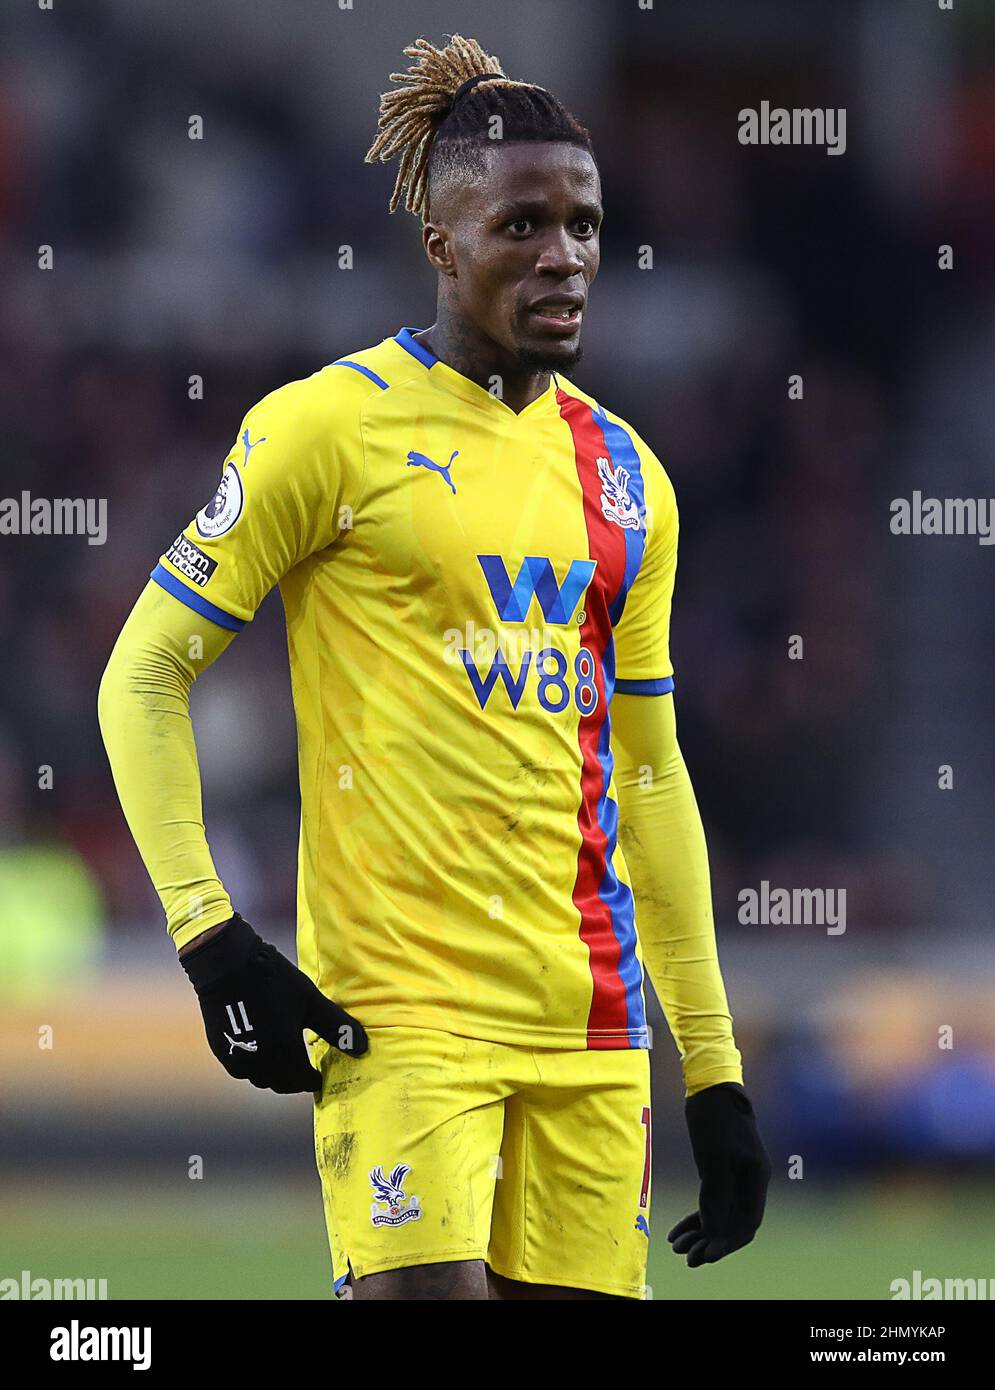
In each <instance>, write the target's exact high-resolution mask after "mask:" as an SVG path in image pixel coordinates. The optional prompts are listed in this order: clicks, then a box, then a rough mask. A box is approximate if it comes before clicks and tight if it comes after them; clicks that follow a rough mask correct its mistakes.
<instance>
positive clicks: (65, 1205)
mask: <svg viewBox="0 0 995 1390" xmlns="http://www.w3.org/2000/svg"><path fill="white" fill-rule="evenodd" d="M3 1191H4V1195H3V1197H2V1198H0V1231H2V1236H0V1277H5V1278H6V1277H10V1276H15V1277H16V1276H19V1274H20V1271H21V1270H22V1269H27V1270H30V1271H31V1273H32V1274H33V1275H34V1276H35V1277H39V1276H41V1277H46V1278H70V1277H74V1278H86V1277H90V1278H95V1279H99V1278H106V1279H107V1281H108V1292H109V1296H110V1297H111V1298H112V1299H113V1298H141V1299H145V1298H151V1299H155V1298H165V1299H175V1298H194V1299H211V1298H236V1299H266V1298H278V1299H317V1298H328V1297H329V1296H330V1294H329V1264H328V1257H327V1254H326V1248H325V1240H324V1227H323V1224H322V1215H321V1201H320V1196H319V1192H318V1187H317V1182H316V1183H315V1185H314V1186H313V1187H305V1188H301V1187H299V1186H294V1187H293V1188H290V1189H289V1190H286V1191H284V1192H280V1191H278V1190H277V1189H276V1188H274V1187H272V1186H266V1187H263V1186H260V1185H259V1184H258V1183H257V1182H253V1183H245V1184H241V1183H238V1182H235V1183H233V1184H232V1185H231V1186H229V1188H228V1189H227V1191H226V1192H225V1193H224V1194H223V1195H219V1194H217V1193H216V1192H214V1191H212V1189H211V1186H210V1185H209V1184H206V1183H196V1182H189V1181H186V1182H184V1183H183V1184H182V1186H180V1185H177V1184H175V1183H167V1182H163V1181H156V1180H155V1179H152V1180H150V1181H147V1182H143V1183H142V1184H141V1185H139V1184H138V1183H137V1182H126V1183H121V1182H119V1181H118V1180H116V1179H111V1178H108V1179H107V1180H106V1182H105V1183H104V1184H101V1185H100V1186H99V1187H97V1186H95V1185H87V1186H79V1187H73V1186H70V1185H60V1186H58V1187H53V1186H52V1185H51V1184H49V1183H46V1185H45V1188H44V1190H42V1189H41V1188H40V1187H35V1186H32V1185H29V1184H28V1183H26V1182H23V1181H22V1182H15V1183H11V1182H9V1181H7V1182H5V1183H4V1184H3ZM692 1194H693V1189H692V1187H691V1186H690V1185H688V1186H685V1187H681V1188H666V1187H664V1186H662V1185H660V1184H658V1185H655V1186H654V1191H653V1211H654V1227H655V1233H656V1234H655V1239H654V1241H653V1243H652V1246H651V1256H650V1272H649V1281H650V1285H651V1287H652V1289H653V1296H654V1298H656V1299H684V1298H694V1299H725V1298H753V1299H763V1298H772V1299H794V1298H827V1299H839V1298H844V1299H845V1298H880V1299H887V1298H889V1297H890V1290H889V1285H890V1283H891V1281H892V1280H893V1279H897V1278H911V1277H912V1272H913V1270H915V1269H919V1270H921V1271H922V1272H923V1275H924V1277H930V1276H934V1277H941V1278H943V1277H960V1278H972V1277H973V1278H989V1277H991V1278H995V1259H993V1255H992V1252H993V1251H995V1201H993V1196H995V1192H993V1190H992V1188H991V1186H987V1187H986V1186H981V1185H967V1184H963V1185H939V1184H929V1183H922V1184H921V1185H918V1186H917V1185H911V1184H909V1183H908V1182H905V1183H904V1184H903V1183H900V1182H899V1181H898V1180H890V1181H883V1180H882V1181H881V1182H880V1183H879V1184H877V1185H875V1186H874V1187H873V1188H872V1187H869V1186H861V1187H851V1188H849V1189H846V1190H845V1191H842V1192H838V1193H836V1194H830V1193H822V1194H819V1193H816V1192H813V1191H812V1190H811V1188H810V1185H809V1184H808V1183H805V1182H799V1183H785V1184H782V1185H781V1186H780V1187H779V1188H778V1189H776V1190H775V1192H774V1193H773V1197H772V1201H771V1206H770V1215H769V1219H768V1221H767V1223H766V1224H765V1226H764V1228H763V1230H762V1231H761V1233H760V1236H759V1237H758V1239H757V1241H756V1242H755V1243H754V1245H752V1246H751V1247H750V1248H749V1249H747V1250H745V1251H742V1252H740V1253H739V1254H737V1255H734V1256H732V1257H731V1258H730V1259H729V1260H727V1261H725V1262H724V1263H722V1264H720V1265H715V1266H712V1267H711V1268H707V1269H700V1270H689V1269H687V1268H686V1266H685V1265H684V1264H683V1262H682V1261H679V1260H678V1259H677V1258H676V1257H675V1256H673V1255H672V1254H671V1252H670V1249H669V1247H668V1245H667V1243H666V1240H665V1238H664V1237H665V1235H666V1231H667V1229H668V1228H669V1225H670V1224H672V1222H673V1221H676V1220H677V1219H678V1218H679V1217H681V1216H683V1215H684V1214H685V1212H686V1211H687V1210H689V1209H690V1207H691V1205H692V1204H693V1195H692Z"/></svg>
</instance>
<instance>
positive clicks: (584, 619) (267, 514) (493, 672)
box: [153, 328, 677, 1048]
mask: <svg viewBox="0 0 995 1390" xmlns="http://www.w3.org/2000/svg"><path fill="white" fill-rule="evenodd" d="M414 331H417V330H414ZM676 554H677V510H676V505H675V501H674V494H673V489H672V488H671V486H670V483H669V480H668V479H667V476H666V474H665V473H664V470H663V468H662V466H661V465H660V462H659V460H658V459H657V458H656V457H655V455H654V454H653V453H652V451H651V450H650V449H649V448H648V447H647V446H646V444H645V443H644V442H643V441H642V439H640V438H639V436H638V435H637V434H636V433H635V431H634V430H632V429H631V427H629V426H628V425H627V424H626V423H625V422H624V421H622V420H621V419H619V417H618V416H616V415H613V414H611V413H610V412H608V411H606V410H604V409H603V408H602V407H601V406H600V405H599V404H598V403H597V402H596V401H594V400H593V399H592V398H591V397H590V396H588V395H586V394H585V393H584V392H583V391H580V390H578V388H577V387H576V386H574V385H573V384H572V383H571V382H570V381H568V380H567V379H566V378H565V377H563V376H561V375H559V374H554V375H552V376H551V378H550V383H549V386H548V389H547V390H546V391H545V392H544V393H543V394H542V395H541V396H540V397H538V399H536V400H534V401H532V402H531V403H530V404H529V405H528V406H526V408H525V409H524V410H523V411H521V412H520V413H519V414H516V413H515V412H514V411H512V410H511V409H510V408H509V407H508V406H507V405H505V404H504V402H503V401H502V400H500V399H499V398H498V397H497V396H495V395H492V394H491V393H489V392H488V391H486V390H484V389H483V387H481V386H478V385H477V384H476V383H474V382H472V381H470V380H469V379H468V378H466V377H463V376H461V375H460V374H459V373H458V372H456V371H454V370H453V369H452V368H450V367H448V366H447V365H446V364H445V363H442V362H440V361H438V360H437V359H436V358H435V357H434V356H433V355H432V354H431V353H430V352H428V351H427V349H425V348H424V347H422V346H421V345H420V344H419V343H418V342H417V341H416V340H415V338H414V336H413V330H410V329H406V328H405V329H402V330H401V331H400V333H398V335H397V336H396V337H394V338H387V339H385V340H384V341H383V342H381V343H379V344H378V345H377V346H376V347H372V348H367V349H364V350H363V351H360V352H357V353H354V354H353V355H352V356H350V357H349V358H344V359H341V360H339V361H337V362H334V363H332V364H331V365H330V366H327V367H325V368H324V369H322V370H321V371H319V372H317V373H315V374H314V375H313V376H311V377H309V378H307V379H305V380H302V381H295V382H291V383H290V384H288V385H286V386H283V387H280V388H279V389H278V390H276V391H274V392H272V393H271V394H270V395H268V396H266V397H265V398H264V399H263V400H262V401H261V402H260V403H259V404H258V405H256V406H254V407H253V409H252V410H250V411H249V413H248V415H246V417H245V419H244V420H243V421H242V424H241V426H240V428H239V431H238V436H237V439H236V441H235V444H234V446H233V448H232V450H231V452H230V454H229V455H228V458H227V459H226V461H225V464H224V469H223V473H222V478H221V484H220V487H219V489H218V492H217V494H216V495H215V497H214V498H213V499H212V501H211V502H210V503H209V504H208V505H207V506H206V507H204V508H203V509H202V510H201V511H200V512H199V513H198V514H197V516H196V518H195V519H194V520H193V521H192V522H191V524H190V525H189V526H188V527H187V528H186V529H185V531H184V532H183V533H182V534H181V535H180V536H178V537H177V538H176V540H175V541H174V543H173V544H172V546H171V547H170V548H169V550H168V551H167V552H166V554H165V555H163V557H162V558H161V560H160V563H159V564H158V565H157V567H156V569H155V570H154V571H153V578H154V579H155V580H156V582H157V583H159V584H160V585H161V586H162V587H163V588H164V589H166V590H168V591H169V592H170V593H171V594H173V595H174V596H175V597H176V598H177V599H179V600H180V601H182V602H184V603H186V604H188V605H189V606H190V607H191V608H193V609H195V610H196V611H197V612H199V613H201V614H204V615H206V616H207V617H209V618H211V619H212V620H213V621H214V622H217V623H219V624H220V625H221V626H223V627H225V628H229V629H234V630H238V629H240V628H242V627H243V626H244V625H245V623H247V622H249V621H250V620H251V618H252V616H253V614H254V613H255V611H256V609H257V607H258V605H259V603H260V602H261V601H262V599H263V597H264V596H265V595H266V593H267V592H268V591H269V590H270V589H271V588H272V587H273V586H274V585H276V584H279V586H280V591H281V595H282V598H283V603H284V608H285V611H286V620H287V633H288V641H289V650H290V665H291V676H292V684H293V696H294V703H295V708H296V715H297V723H298V742H299V758H300V785H301V810H302V816H301V839H300V858H299V879H298V950H299V958H300V963H301V967H302V969H304V970H306V971H307V972H308V973H309V974H310V975H311V976H312V977H313V978H314V979H315V980H316V981H317V983H318V985H319V987H320V988H321V989H323V990H324V991H325V992H326V993H327V994H329V995H330V996H332V997H333V998H335V999H337V1000H338V1001H339V1002H340V1003H341V1004H342V1005H343V1006H344V1007H345V1008H347V1009H348V1010H349V1011H350V1012H351V1013H354V1014H355V1015H356V1016H357V1017H358V1018H360V1019H361V1020H362V1022H363V1023H364V1024H366V1025H367V1026H374V1027H375V1026H390V1025H409V1026H417V1027H424V1028H440V1029H443V1030H446V1031H448V1032H452V1033H458V1034H463V1035H466V1036H469V1037H476V1038H482V1039H489V1040H492V1041H496V1042H506V1043H518V1044H525V1045H531V1046H549V1047H561V1048H620V1047H621V1048H625V1047H646V1046H647V1045H648V1036H647V1027H646V1015H645V1004H644V999H643V989H642V980H643V970H642V962H641V956H640V951H639V945H638V938H637V930H636V920H635V911H634V904H633V897H632V891H631V888H630V884H629V878H628V874H627V872H626V867H625V863H624V860H623V857H622V854H621V852H620V850H619V847H618V837H617V828H618V811H617V802H616V797H615V792H614V788H613V785H612V755H611V746H610V724H609V707H610V703H611V697H612V693H613V691H615V690H620V691H621V690H625V691H629V692H645V693H646V694H656V693H663V692H665V691H668V690H670V689H672V688H673V681H672V667H671V664H670V655H669V641H668V633H669V620H670V604H671V595H672V590H673V580H674V569H675V565H676Z"/></svg>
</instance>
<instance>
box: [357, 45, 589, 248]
mask: <svg viewBox="0 0 995 1390" xmlns="http://www.w3.org/2000/svg"><path fill="white" fill-rule="evenodd" d="M404 54H405V57H408V58H415V59H417V61H416V62H415V63H413V64H412V65H411V67H409V68H408V70H407V72H392V73H391V74H390V80H391V82H400V83H404V84H405V85H404V86H401V87H397V88H393V89H391V90H390V91H387V92H384V93H383V95H382V96H381V98H380V118H379V121H378V124H377V131H378V134H377V137H376V139H375V140H374V142H373V144H372V145H371V146H370V148H369V150H368V151H367V153H366V163H367V164H374V163H376V161H377V160H380V161H381V162H383V163H386V162H387V161H388V160H389V159H393V158H394V156H395V155H398V154H399V155H400V157H401V161H400V167H399V168H398V171H397V181H396V183H395V184H394V192H393V194H392V195H391V199H390V211H391V212H394V211H395V210H396V209H397V207H398V206H399V205H400V202H401V198H402V197H403V196H404V194H405V190H406V192H407V196H406V198H405V207H406V208H407V210H408V212H412V213H415V214H416V215H417V214H421V217H422V221H423V222H424V221H427V219H428V215H429V182H430V180H431V181H432V182H433V183H434V182H435V181H436V178H437V177H444V176H445V175H446V174H449V173H455V174H459V175H460V176H461V177H463V178H468V177H472V176H473V175H474V174H476V173H479V172H480V171H481V169H482V167H483V165H482V161H481V158H480V152H481V150H482V148H483V147H484V145H485V144H489V143H492V142H491V140H490V137H489V133H488V132H489V122H490V120H491V118H492V117H493V116H495V115H497V116H500V117H501V122H502V124H501V130H502V139H503V141H504V142H506V143H507V142H512V141H521V140H536V141H539V140H561V141H567V142H569V143H570V144H574V145H580V146H582V147H583V148H584V149H586V150H588V151H590V153H591V154H592V156H593V150H592V149H591V137H590V135H589V134H588V132H587V131H586V130H585V129H584V127H583V126H582V125H580V124H579V122H578V121H576V120H575V119H574V117H573V116H571V115H570V113H569V112H568V111H566V110H565V109H564V107H563V106H561V105H560V103H559V102H558V101H557V100H556V98H555V97H554V96H551V95H550V93H549V92H547V91H546V89H545V88H544V87H537V86H535V85H534V84H533V83H531V82H518V81H516V80H515V79H514V78H511V77H508V76H507V74H506V73H505V72H504V70H503V68H502V67H501V64H500V61H499V60H498V59H497V58H495V57H492V56H490V55H489V54H487V53H485V52H484V50H483V49H482V48H481V46H480V44H479V43H477V41H476V39H467V38H464V37H463V35H462V34H452V35H451V36H450V41H449V43H448V44H447V45H446V47H445V48H441V49H440V48H436V47H435V46H434V44H431V43H429V41H428V40H427V39H416V40H415V42H414V43H413V44H410V45H409V46H408V47H407V48H406V49H405V50H404ZM473 79H483V80H482V81H474V80H473ZM482 87H483V88H485V89H486V90H485V91H483V92H482V91H481V88H482Z"/></svg>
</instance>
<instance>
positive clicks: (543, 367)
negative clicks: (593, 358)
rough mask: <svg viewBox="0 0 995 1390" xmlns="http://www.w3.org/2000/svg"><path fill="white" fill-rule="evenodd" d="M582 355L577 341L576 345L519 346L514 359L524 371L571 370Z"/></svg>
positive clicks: (582, 350) (582, 352)
mask: <svg viewBox="0 0 995 1390" xmlns="http://www.w3.org/2000/svg"><path fill="white" fill-rule="evenodd" d="M583 356H584V349H583V348H582V347H581V345H580V344H579V343H578V344H577V346H576V347H561V348H553V347H548V348H520V349H519V351H518V353H517V354H516V361H517V363H518V365H519V366H520V367H521V368H522V370H523V371H526V372H571V371H573V369H574V367H576V366H577V364H578V362H580V360H581V358H582V357H583Z"/></svg>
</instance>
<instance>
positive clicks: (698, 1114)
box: [667, 1081, 770, 1269]
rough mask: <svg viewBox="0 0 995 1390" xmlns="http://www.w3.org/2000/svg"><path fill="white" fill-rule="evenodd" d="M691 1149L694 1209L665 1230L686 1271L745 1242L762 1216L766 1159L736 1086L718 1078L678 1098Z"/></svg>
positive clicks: (745, 1101)
mask: <svg viewBox="0 0 995 1390" xmlns="http://www.w3.org/2000/svg"><path fill="white" fill-rule="evenodd" d="M684 1114H685V1118H686V1119H687V1125H688V1131H689V1133H690V1135H691V1150H692V1152H693V1154H694V1161H695V1164H696V1166H697V1169H698V1176H699V1177H700V1178H701V1191H700V1193H699V1195H698V1210H697V1211H695V1212H692V1213H691V1215H690V1216H685V1218H684V1220H683V1221H678V1223H677V1225H676V1226H675V1227H674V1229H673V1230H672V1231H670V1232H668V1234H667V1239H668V1240H669V1241H670V1243H671V1245H672V1246H673V1249H674V1254H675V1255H687V1257H688V1264H689V1265H690V1267H691V1268H692V1269H694V1268H695V1267H696V1266H697V1265H710V1264H714V1263H715V1261H716V1260H721V1259H722V1258H723V1257H724V1256H726V1255H731V1254H732V1252H733V1251H734V1250H740V1249H742V1247H743V1246H744V1245H749V1243H750V1241H751V1240H752V1239H753V1237H754V1235H755V1234H756V1231H757V1229H758V1227H759V1225H760V1223H761V1221H762V1220H763V1219H764V1203H765V1201H766V1197H767V1184H768V1183H769V1182H770V1159H769V1158H768V1157H767V1150H766V1149H765V1148H764V1146H763V1141H762V1139H761V1138H760V1134H759V1132H758V1131H757V1122H756V1119H755V1117H754V1114H753V1106H752V1105H751V1104H750V1098H749V1096H748V1095H747V1094H746V1092H745V1091H744V1090H743V1088H742V1086H740V1085H738V1084H737V1083H736V1082H734V1081H723V1082H721V1083H720V1084H719V1085H718V1086H706V1087H705V1089H704V1090H703V1091H698V1092H697V1093H696V1094H695V1095H693V1096H688V1098H687V1100H686V1101H685V1102H684Z"/></svg>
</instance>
